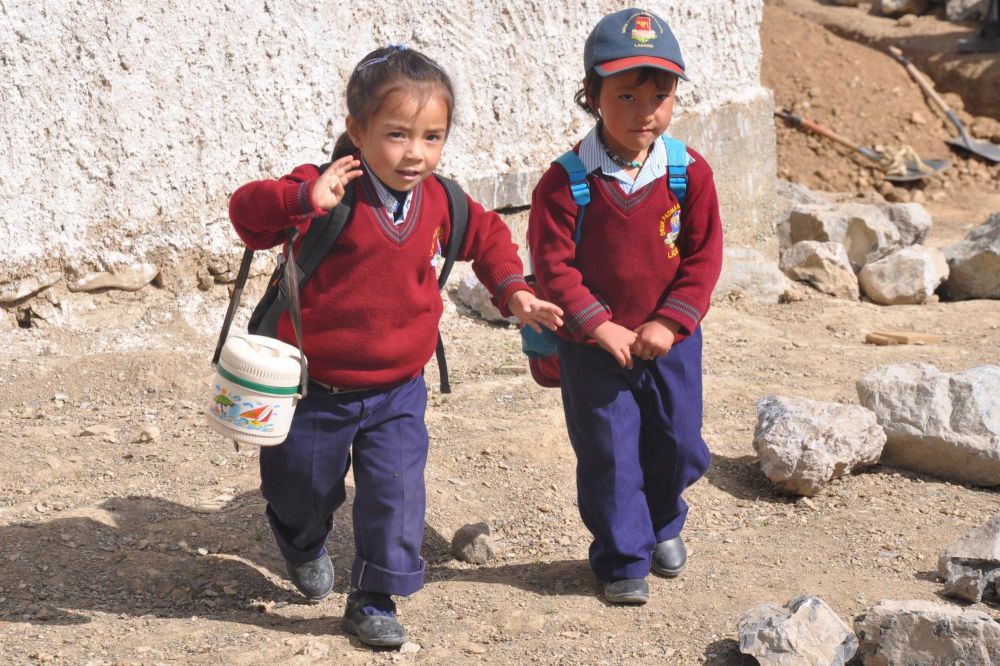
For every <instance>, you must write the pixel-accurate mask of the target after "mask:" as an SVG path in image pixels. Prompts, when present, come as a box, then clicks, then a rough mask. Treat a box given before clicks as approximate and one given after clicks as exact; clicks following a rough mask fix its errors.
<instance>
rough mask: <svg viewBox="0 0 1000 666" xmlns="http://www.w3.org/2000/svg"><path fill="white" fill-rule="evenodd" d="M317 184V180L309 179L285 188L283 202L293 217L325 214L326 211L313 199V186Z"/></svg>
mask: <svg viewBox="0 0 1000 666" xmlns="http://www.w3.org/2000/svg"><path fill="white" fill-rule="evenodd" d="M315 184H316V180H315V179H313V180H307V181H306V182H304V183H298V184H297V185H292V186H290V187H288V188H286V189H285V193H284V196H283V197H282V199H283V201H282V204H283V205H284V207H285V210H286V211H288V214H289V215H290V216H292V217H316V216H317V215H325V214H326V211H324V210H323V209H321V208H318V207H317V206H316V205H315V204H314V203H313V200H312V191H313V186H314V185H315Z"/></svg>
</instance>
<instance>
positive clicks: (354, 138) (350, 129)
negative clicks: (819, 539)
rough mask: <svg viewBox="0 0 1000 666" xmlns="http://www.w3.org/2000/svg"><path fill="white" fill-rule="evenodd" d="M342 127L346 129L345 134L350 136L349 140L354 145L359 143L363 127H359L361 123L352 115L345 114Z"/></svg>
mask: <svg viewBox="0 0 1000 666" xmlns="http://www.w3.org/2000/svg"><path fill="white" fill-rule="evenodd" d="M344 129H346V130H347V136H348V138H350V140H351V142H352V143H353V144H354V145H355V146H360V145H361V134H362V133H363V131H364V128H363V127H361V123H359V122H358V121H357V120H355V119H354V117H353V116H347V117H346V118H345V119H344Z"/></svg>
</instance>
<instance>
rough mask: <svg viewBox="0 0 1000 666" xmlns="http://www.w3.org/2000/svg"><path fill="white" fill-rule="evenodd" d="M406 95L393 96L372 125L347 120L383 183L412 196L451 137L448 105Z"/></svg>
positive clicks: (433, 97)
mask: <svg viewBox="0 0 1000 666" xmlns="http://www.w3.org/2000/svg"><path fill="white" fill-rule="evenodd" d="M421 101H422V100H420V99H419V98H418V97H416V96H414V95H412V94H408V93H406V92H403V91H398V92H393V93H391V94H390V95H389V96H388V97H387V98H386V99H385V100H384V101H383V102H382V106H381V108H380V109H379V111H378V113H376V114H375V115H374V116H372V118H371V119H370V120H369V122H368V123H367V124H366V125H364V126H361V124H360V123H359V122H358V121H357V120H356V119H354V118H352V117H351V116H348V117H347V120H346V125H347V134H348V136H350V137H351V141H353V142H354V145H355V146H357V147H358V148H360V149H361V156H362V157H364V158H365V162H367V163H368V166H369V167H371V170H372V171H374V172H375V175H376V176H378V178H379V180H381V181H382V182H383V183H385V184H386V185H387V186H389V187H390V188H392V189H394V190H397V191H400V192H409V191H410V190H412V189H413V188H414V187H416V186H417V183H419V182H420V181H422V180H424V179H425V178H427V177H428V176H429V175H431V173H433V172H434V169H435V168H436V167H437V164H438V160H440V159H441V149H442V148H443V147H444V140H445V138H446V137H447V134H448V105H447V104H446V103H445V101H444V100H443V99H442V98H441V96H440V95H438V94H435V93H432V94H431V95H430V96H428V97H427V98H426V100H424V101H423V104H421Z"/></svg>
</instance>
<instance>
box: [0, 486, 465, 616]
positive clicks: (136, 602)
mask: <svg viewBox="0 0 1000 666" xmlns="http://www.w3.org/2000/svg"><path fill="white" fill-rule="evenodd" d="M348 492H349V496H348V501H347V502H346V503H345V504H344V506H343V507H341V509H340V510H339V511H338V512H337V518H338V519H339V520H337V521H336V522H335V526H334V532H333V534H332V535H331V537H330V540H329V541H328V543H327V546H328V549H329V551H330V556H331V558H332V559H333V562H334V567H335V569H336V570H337V578H336V586H335V591H337V592H341V593H343V592H346V586H347V581H348V576H347V575H346V573H347V572H348V570H349V569H350V565H351V562H352V561H353V559H354V538H353V534H352V530H351V526H350V515H351V514H350V505H351V502H352V501H353V492H352V491H351V490H350V489H349V491H348ZM71 513H72V514H73V515H70V516H66V517H57V518H54V519H41V520H40V521H38V522H22V523H16V524H11V525H5V526H0V553H2V554H0V557H2V558H3V566H2V567H0V599H2V603H0V618H2V619H3V620H6V621H8V622H25V623H31V624H39V623H44V624H47V625H52V624H86V623H88V622H90V621H91V620H90V618H88V617H87V616H86V615H85V614H84V613H85V612H95V611H96V612H100V613H108V614H115V615H123V616H132V617H137V616H153V617H158V618H185V619H186V618H190V617H192V616H194V615H197V616H199V617H202V618H205V619H214V620H219V621H224V622H240V623H245V624H249V625H254V626H260V627H267V628H271V629H278V630H282V631H288V632H290V633H299V634H316V633H326V634H328V633H330V632H331V631H333V630H336V629H335V627H336V625H337V622H336V620H335V619H333V618H331V617H330V615H331V614H332V613H324V614H323V615H324V617H320V618H315V617H306V613H303V614H302V615H298V614H297V613H296V608H297V607H298V608H301V609H302V610H303V611H305V609H306V608H307V606H308V605H309V603H310V602H308V601H306V600H305V599H304V598H303V597H301V596H300V595H299V594H298V592H297V591H295V589H294V588H293V587H292V585H291V583H289V582H288V581H287V579H286V574H285V564H284V561H283V560H282V558H281V556H280V554H279V552H278V549H277V546H276V545H275V544H274V541H273V538H272V536H271V533H270V530H269V529H268V527H267V525H266V522H265V520H264V503H263V500H261V498H260V496H259V494H257V493H256V492H252V493H246V494H243V495H240V496H238V497H235V498H234V499H232V500H231V501H230V502H228V503H227V504H225V505H224V506H221V507H219V508H218V510H213V511H208V512H201V511H195V510H193V509H192V508H190V507H187V506H184V505H181V504H177V503H174V502H170V501H166V500H163V499H158V498H152V497H120V498H112V499H108V500H106V501H104V502H103V503H101V504H100V505H99V506H97V507H89V508H82V509H78V510H75V511H73V512H71ZM447 553H448V542H447V541H446V540H445V539H444V538H443V537H442V536H441V535H440V534H438V533H437V532H436V531H434V530H433V529H431V528H429V527H428V528H426V531H425V545H424V556H425V558H426V559H428V561H430V562H435V561H440V560H442V559H443V558H446V557H447V556H448V555H447ZM276 611H280V612H276ZM334 613H336V615H337V616H338V618H339V613H340V609H339V608H338V609H336V611H334ZM308 615H312V613H308Z"/></svg>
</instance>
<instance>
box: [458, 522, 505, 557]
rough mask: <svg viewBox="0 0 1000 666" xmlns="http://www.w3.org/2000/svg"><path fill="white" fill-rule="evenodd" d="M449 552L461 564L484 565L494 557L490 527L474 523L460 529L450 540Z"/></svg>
mask: <svg viewBox="0 0 1000 666" xmlns="http://www.w3.org/2000/svg"><path fill="white" fill-rule="evenodd" d="M451 552H452V554H453V555H454V556H455V557H457V558H458V559H460V560H462V561H463V562H469V563H470V564H486V563H487V562H489V561H490V560H492V559H493V558H495V557H496V549H495V547H494V545H493V539H492V538H491V537H490V526H489V525H487V524H486V523H474V524H472V525H465V526H463V527H461V528H460V529H459V530H458V531H457V532H455V536H454V537H453V538H452V540H451Z"/></svg>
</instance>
